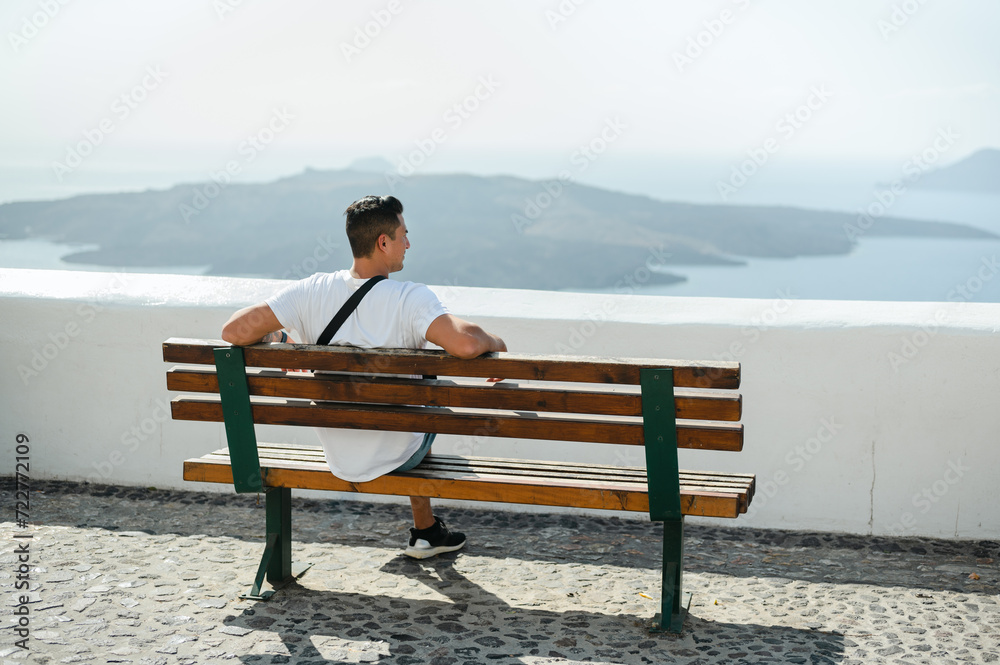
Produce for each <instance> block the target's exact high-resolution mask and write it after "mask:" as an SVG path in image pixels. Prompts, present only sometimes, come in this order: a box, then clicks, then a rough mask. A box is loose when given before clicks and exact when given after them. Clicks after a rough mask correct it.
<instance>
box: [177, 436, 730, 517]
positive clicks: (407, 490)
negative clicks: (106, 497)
mask: <svg viewBox="0 0 1000 665" xmlns="http://www.w3.org/2000/svg"><path fill="white" fill-rule="evenodd" d="M220 452H221V451H220ZM211 457H212V458H211V459H208V458H199V459H191V460H186V461H185V462H184V478H185V480H192V481H201V482H223V483H231V482H232V470H231V468H230V467H229V466H228V456H226V455H212V456H211ZM435 457H436V456H433V455H432V456H429V458H430V461H431V462H432V463H433V462H434V461H435ZM471 459H472V460H475V459H476V458H471ZM261 463H262V467H263V472H264V474H265V479H266V484H267V485H268V486H273V487H296V488H309V489H324V490H333V491H342V492H358V491H361V492H366V493H376V494H392V495H400V496H431V497H434V498H448V499H464V500H476V501H498V502H504V503H532V504H539V505H551V506H577V507H584V508H599V509H607V510H630V511H639V512H645V511H648V510H649V501H648V497H647V495H646V489H645V486H644V484H642V483H620V482H608V483H603V484H601V483H594V482H592V481H579V480H574V479H572V478H563V479H561V480H559V481H558V482H554V480H553V478H551V477H549V476H544V477H540V478H531V477H530V476H511V475H507V474H502V473H490V474H487V473H483V472H482V471H481V470H480V471H478V472H475V474H472V473H470V472H468V471H466V472H464V475H463V473H461V472H447V473H441V472H435V471H429V470H426V469H423V466H420V467H417V468H416V469H414V470H412V471H409V472H406V473H397V474H389V475H387V476H382V477H380V478H377V479H375V480H373V481H371V482H368V483H351V482H348V481H344V480H341V479H339V478H337V477H336V476H334V475H333V474H331V473H330V471H329V469H328V468H327V466H326V464H325V463H318V462H298V461H296V462H291V461H278V460H264V459H262V460H261ZM470 468H476V464H475V463H474V462H472V463H471V467H470ZM595 468H596V469H599V468H600V467H595ZM694 473H695V475H698V474H697V472H694ZM685 474H687V472H682V474H681V477H682V485H681V503H682V510H683V512H684V514H685V515H704V516H710V517H736V516H737V515H738V514H740V513H741V512H745V511H746V506H747V501H748V498H747V488H748V485H749V483H748V482H746V481H745V479H744V482H743V485H742V487H743V491H742V493H741V492H740V491H735V490H734V491H724V490H719V489H717V488H715V487H712V486H708V487H706V486H702V485H698V484H690V483H686V482H685V481H684V478H685ZM713 475H715V474H713ZM737 480H738V479H735V478H734V481H737ZM737 485H739V483H737Z"/></svg>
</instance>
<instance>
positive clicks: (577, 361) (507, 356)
mask: <svg viewBox="0 0 1000 665" xmlns="http://www.w3.org/2000/svg"><path fill="white" fill-rule="evenodd" d="M220 346H228V345H227V343H226V342H223V341H222V340H198V339H186V338H176V337H175V338H171V339H169V340H167V341H166V342H164V343H163V360H164V361H166V362H175V363H185V364H193V365H214V364H215V358H214V356H213V355H212V349H213V348H216V347H220ZM244 357H245V359H246V364H247V366H248V367H277V368H286V369H306V370H324V371H333V372H362V373H389V374H418V375H422V374H427V375H435V376H468V377H484V378H486V377H497V376H501V377H504V378H507V379H528V380H538V381H572V382H580V383H614V384H629V385H639V370H640V369H642V368H649V367H654V368H662V367H669V368H672V369H673V370H674V385H675V386H677V387H689V388H723V389H735V388H739V385H740V364H739V363H735V362H724V361H718V362H711V363H706V362H697V361H690V360H666V359H650V358H611V359H609V358H593V357H586V356H550V355H546V356H540V355H530V354H516V353H502V354H487V355H484V356H481V357H479V358H474V359H471V360H462V359H461V358H456V357H455V356H451V355H448V354H447V353H445V352H443V351H431V350H411V349H357V348H355V347H346V346H345V347H341V346H316V345H306V344H257V345H254V346H248V347H244ZM373 357H374V360H373V359H372V358H373Z"/></svg>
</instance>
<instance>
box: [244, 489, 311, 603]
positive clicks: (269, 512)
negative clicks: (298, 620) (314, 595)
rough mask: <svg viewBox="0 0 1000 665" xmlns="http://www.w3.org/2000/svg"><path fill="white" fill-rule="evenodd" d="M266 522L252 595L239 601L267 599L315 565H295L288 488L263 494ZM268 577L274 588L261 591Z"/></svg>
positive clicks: (246, 594) (289, 491)
mask: <svg viewBox="0 0 1000 665" xmlns="http://www.w3.org/2000/svg"><path fill="white" fill-rule="evenodd" d="M264 497H265V498H264V501H265V503H264V508H265V512H266V522H267V540H266V544H265V545H264V555H263V556H262V557H261V559H260V565H259V566H258V567H257V575H256V577H255V578H254V582H253V586H252V587H251V588H250V593H245V594H241V595H240V598H245V599H249V600H267V599H268V598H270V597H271V596H273V595H274V591H275V590H277V589H280V588H281V587H283V586H285V585H286V584H289V583H290V582H293V581H295V580H296V579H298V578H299V577H301V576H302V575H303V574H305V572H306V571H307V570H309V569H310V568H311V567H312V564H293V563H292V490H291V488H288V487H270V488H268V489H267V492H266V494H265V495H264ZM265 576H266V577H267V581H268V583H269V584H270V585H271V587H272V589H269V590H267V591H264V592H261V587H262V586H263V585H264V578H265Z"/></svg>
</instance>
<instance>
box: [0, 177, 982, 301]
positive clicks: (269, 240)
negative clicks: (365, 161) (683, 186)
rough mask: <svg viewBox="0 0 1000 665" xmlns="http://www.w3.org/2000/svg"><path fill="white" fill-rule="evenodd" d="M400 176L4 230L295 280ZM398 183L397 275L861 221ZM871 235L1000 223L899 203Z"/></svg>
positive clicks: (657, 249)
mask: <svg viewBox="0 0 1000 665" xmlns="http://www.w3.org/2000/svg"><path fill="white" fill-rule="evenodd" d="M371 166H377V163H376V162H373V163H372V165H371ZM388 190H389V187H388V186H387V180H386V177H385V174H384V173H378V172H374V171H361V170H353V169H345V170H332V171H319V170H314V169H307V170H306V171H304V172H303V173H300V174H298V175H295V176H291V177H288V178H283V179H280V180H277V181H274V182H269V183H263V184H228V185H220V184H216V183H199V184H182V185H177V186H175V187H172V188H170V189H167V190H151V191H145V192H136V193H122V194H93V195H83V196H75V197H72V198H68V199H63V200H59V201H45V202H17V203H8V204H4V205H0V237H4V238H10V239H15V238H26V237H32V238H44V239H48V240H53V241H57V242H64V243H80V244H96V245H98V246H99V249H97V250H94V251H85V252H80V253H78V254H75V255H72V256H71V257H68V258H67V259H66V260H67V261H76V262H79V263H87V264H97V265H103V266H109V267H115V266H143V267H154V268H155V267H156V266H183V265H190V266H204V265H209V266H211V269H210V274H217V275H259V276H269V277H277V278H286V279H294V278H300V277H304V276H306V275H308V274H311V273H312V272H315V271H317V270H318V271H332V270H337V269H340V268H345V267H348V266H349V265H350V262H351V255H350V250H349V247H348V244H347V239H346V237H345V235H344V230H343V229H344V226H343V224H344V221H343V210H344V208H346V207H347V205H348V204H349V203H350V202H351V201H354V200H356V199H358V198H360V197H361V196H364V195H367V194H385V193H389V191H388ZM392 193H394V194H395V195H396V196H397V197H399V198H400V200H402V201H403V204H404V206H405V212H404V215H405V216H406V220H407V226H408V227H409V230H410V239H411V242H412V244H413V248H412V249H411V250H410V251H409V252H408V253H407V255H406V264H405V268H404V270H403V271H402V272H401V273H399V274H398V275H396V277H398V278H400V279H408V280H413V281H418V282H424V283H428V284H440V285H462V286H489V287H500V288H537V289H604V288H616V287H617V286H618V285H620V284H622V283H623V282H627V281H628V279H629V278H631V277H632V276H634V275H639V274H642V275H643V279H644V280H645V281H646V282H648V283H653V282H659V283H668V282H671V281H678V280H681V279H683V277H680V276H678V275H676V274H673V271H675V270H677V268H678V267H680V266H684V265H695V264H733V265H737V264H740V263H742V261H741V259H740V257H794V256H809V255H827V254H844V253H847V252H849V251H850V250H851V248H852V247H853V243H852V241H851V239H850V238H851V237H852V236H851V235H850V234H848V233H847V232H845V229H846V227H847V226H848V225H851V224H854V223H855V222H856V219H855V216H854V215H850V214H845V213H837V212H824V211H814V210H802V209H796V208H785V207H763V206H724V205H695V204H687V203H675V202H665V201H658V200H655V199H652V198H649V197H646V196H635V195H630V194H623V193H619V192H612V191H608V190H604V189H599V188H596V187H589V186H585V185H579V184H575V183H569V182H558V181H549V182H543V181H533V180H525V179H522V178H515V177H510V176H494V177H480V176H473V175H464V174H446V175H413V176H410V177H408V178H405V179H402V180H401V181H400V182H398V184H397V185H396V187H395V191H394V192H392ZM864 235H865V236H866V237H867V236H934V237H952V238H959V237H960V238H993V237H995V236H993V235H992V234H990V233H988V232H986V231H982V230H979V229H976V228H972V227H969V226H963V225H959V224H952V223H946V222H921V221H912V220H904V219H898V218H891V217H883V218H879V219H878V221H877V222H876V223H875V224H874V225H873V226H871V227H870V228H867V230H866V231H865V233H864ZM862 242H863V239H862ZM650 268H652V270H650Z"/></svg>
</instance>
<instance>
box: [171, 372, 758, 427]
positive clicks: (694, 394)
mask: <svg viewBox="0 0 1000 665" xmlns="http://www.w3.org/2000/svg"><path fill="white" fill-rule="evenodd" d="M247 382H248V384H249V387H250V394H251V395H261V396H273V397H290V398H300V399H313V400H319V401H332V402H343V401H352V402H371V403H377V404H425V405H428V406H452V407H464V408H479V409H505V410H510V411H552V412H561V413H591V414H597V415H609V416H641V415H642V396H641V394H640V393H639V392H638V390H631V391H629V392H610V391H607V390H604V391H600V390H567V389H565V388H551V387H540V386H538V387H536V386H524V385H518V384H516V383H509V382H504V383H497V384H493V385H481V384H480V385H472V384H462V383H459V382H456V381H446V380H440V381H430V382H428V381H423V380H414V379H404V378H387V377H377V378H367V377H366V379H365V381H358V380H357V379H356V377H353V376H347V375H322V374H320V375H313V374H308V375H300V376H296V375H294V374H291V375H290V374H286V373H285V372H281V371H276V370H261V369H249V370H248V371H247ZM167 389H168V390H175V391H178V392H198V393H218V392H219V382H218V378H217V377H216V376H215V371H214V370H213V369H207V368H201V367H194V368H183V369H182V368H172V369H170V370H168V372H167ZM675 405H676V415H677V417H678V418H683V419H688V420H718V421H731V422H735V421H738V420H739V419H740V417H741V412H742V400H741V397H740V395H739V394H737V393H734V392H722V391H691V390H688V391H685V390H683V389H680V390H678V391H676V392H675Z"/></svg>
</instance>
